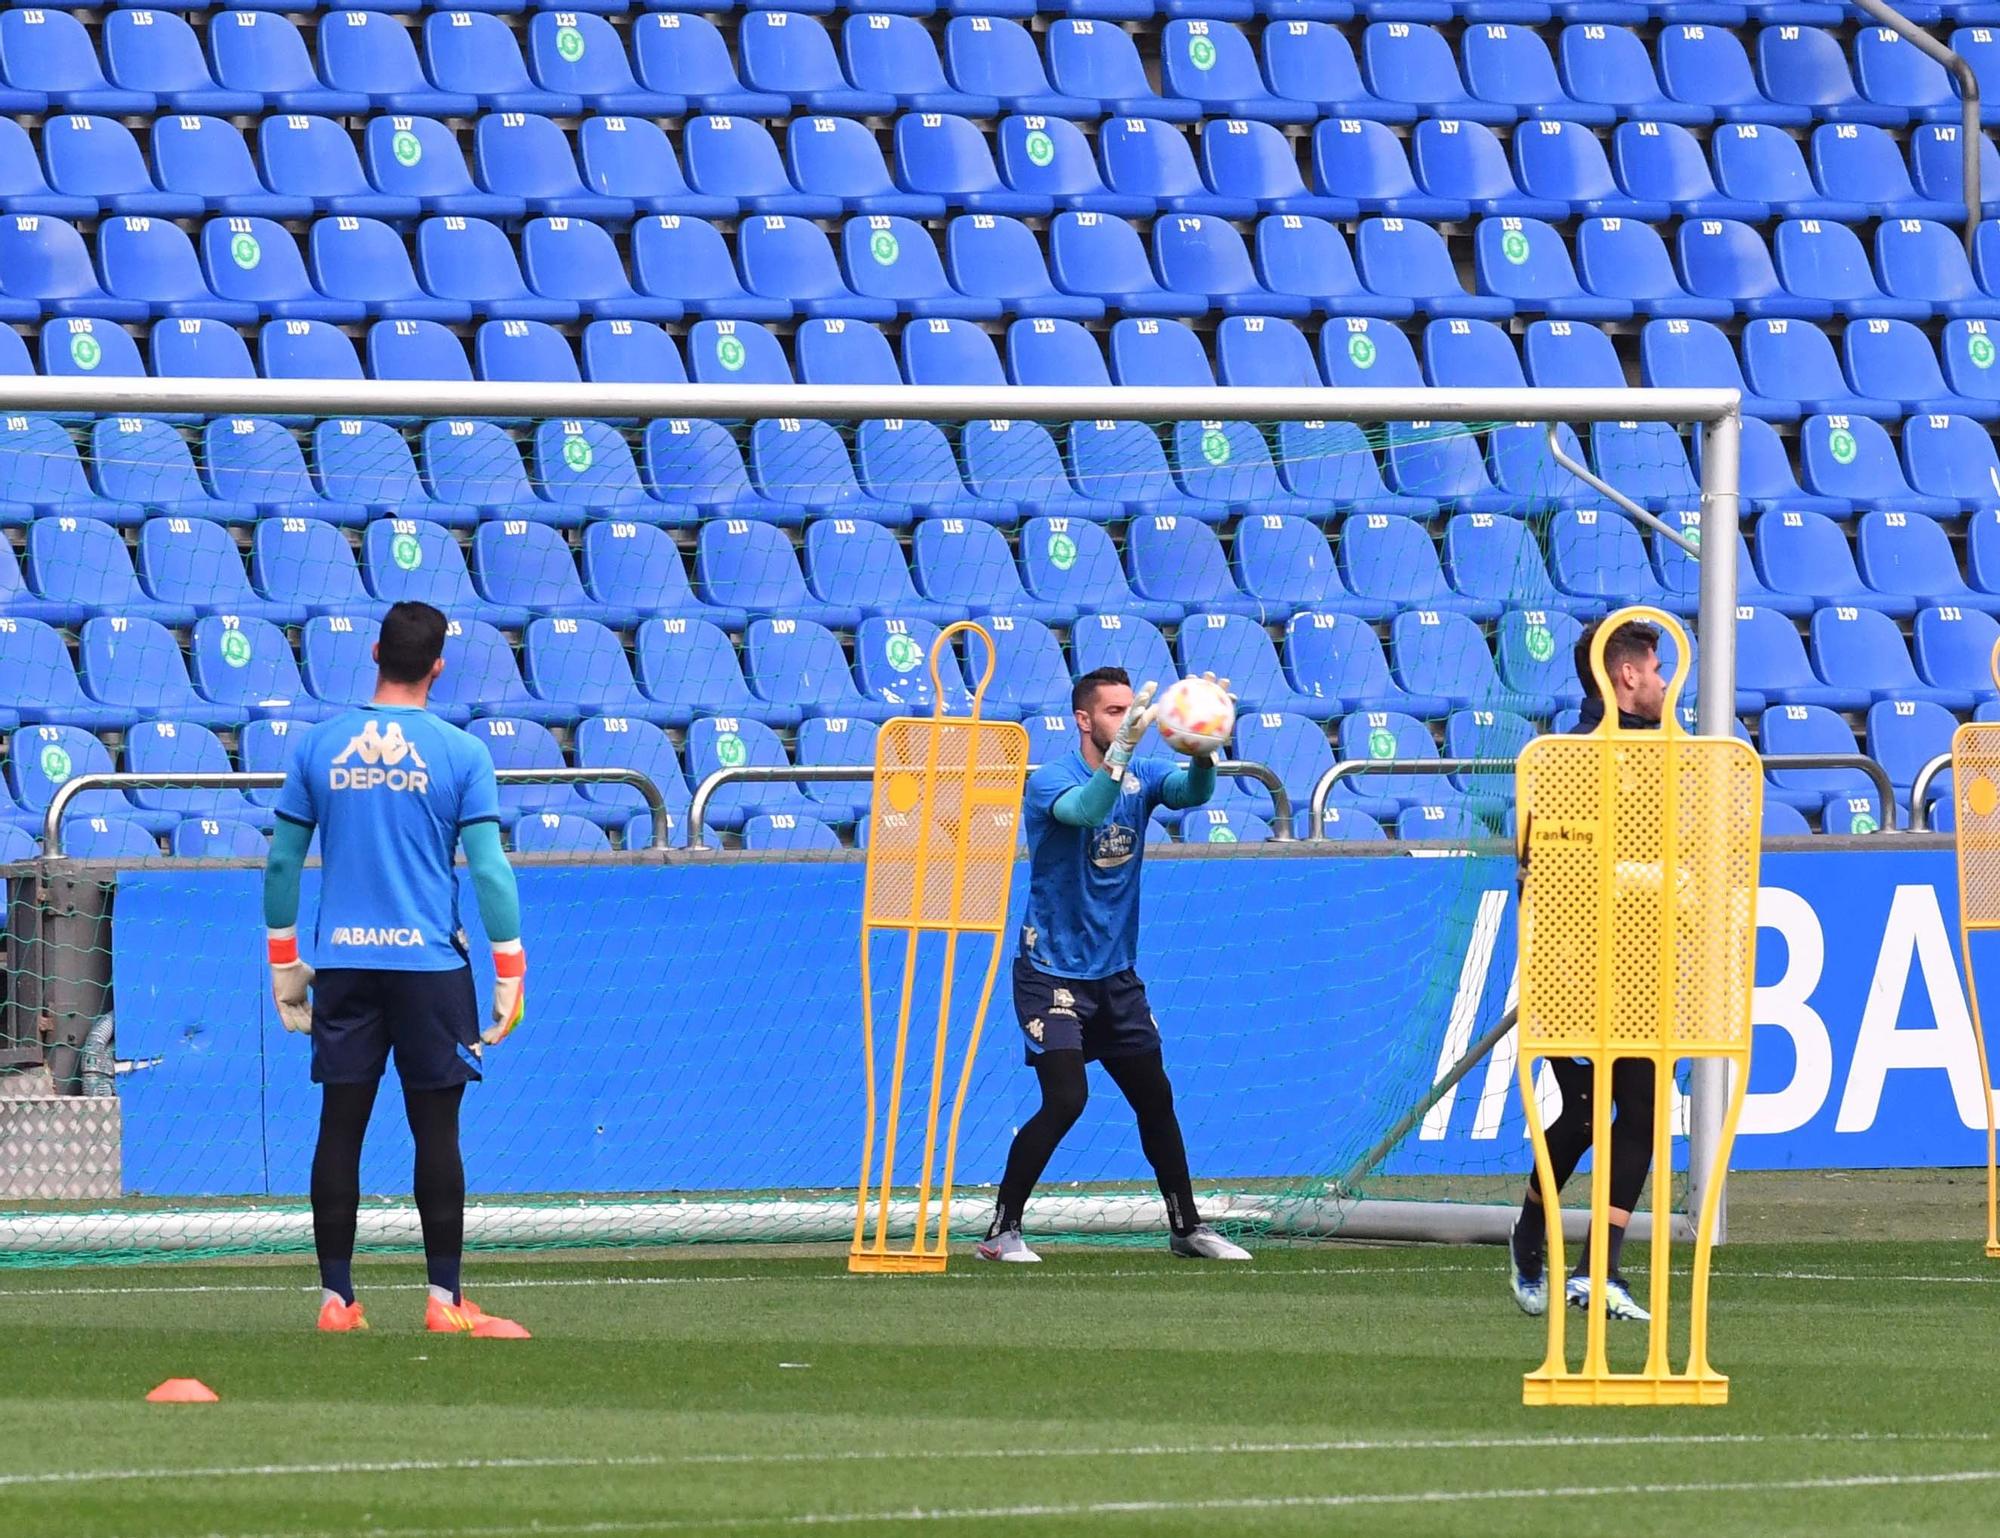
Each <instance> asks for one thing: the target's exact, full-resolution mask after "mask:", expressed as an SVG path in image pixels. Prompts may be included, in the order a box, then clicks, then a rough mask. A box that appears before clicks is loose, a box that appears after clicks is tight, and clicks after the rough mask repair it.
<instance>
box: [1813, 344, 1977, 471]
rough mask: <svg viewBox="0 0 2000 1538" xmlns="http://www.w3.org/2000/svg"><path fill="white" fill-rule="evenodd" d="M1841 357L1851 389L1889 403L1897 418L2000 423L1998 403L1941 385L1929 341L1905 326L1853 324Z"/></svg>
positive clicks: (1942, 380)
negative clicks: (1956, 417) (1893, 405)
mask: <svg viewBox="0 0 2000 1538" xmlns="http://www.w3.org/2000/svg"><path fill="white" fill-rule="evenodd" d="M1841 351H1842V352H1843V354H1844V355H1845V360H1846V368H1847V376H1848V378H1849V379H1851V380H1853V381H1854V387H1855V389H1857V390H1858V391H1860V392H1861V393H1862V394H1864V395H1867V396H1870V397H1874V398H1885V397H1886V398H1887V399H1889V400H1892V401H1894V402H1895V403H1896V405H1897V406H1898V408H1899V413H1898V414H1900V415H1904V416H1908V417H1913V418H1914V417H1921V416H1933V417H1943V416H1950V415H1953V414H1956V415H1959V416H1966V417H1976V418H1978V419H1980V420H1982V421H1991V420H1993V419H1994V418H1995V417H2000V399H1995V398H1990V397H1989V398H1986V399H1976V398H1968V397H1966V396H1962V395H1959V394H1956V393H1955V392H1954V391H1953V390H1952V389H1951V387H1950V386H1949V385H1947V384H1946V383H1945V380H1944V375H1943V374H1942V373H1941V372H1940V371H1939V369H1938V360H1937V354H1936V353H1935V352H1934V351H1933V350H1932V349H1931V344H1930V340H1929V338H1927V337H1926V336H1925V335H1924V334H1923V332H1921V331H1919V330H1918V329H1917V328H1916V326H1914V325H1912V324H1911V323H1910V322H1909V321H1906V320H1863V321H1855V322H1853V323H1852V324H1850V325H1849V326H1848V328H1847V334H1846V336H1845V337H1844V338H1843V339H1842V348H1841ZM1906 441H1907V440H1906ZM1907 452H1908V451H1907V448H1906V450H1905V453H1906V455H1907Z"/></svg>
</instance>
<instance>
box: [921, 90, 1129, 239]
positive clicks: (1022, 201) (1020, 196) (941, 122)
mask: <svg viewBox="0 0 2000 1538" xmlns="http://www.w3.org/2000/svg"><path fill="white" fill-rule="evenodd" d="M895 165H896V182H897V184H898V185H899V186H901V187H903V188H905V189H907V190H908V191H909V192H910V193H913V194H917V195H920V196H922V197H923V198H925V199H927V200H933V201H942V202H943V203H944V204H945V205H946V206H947V207H950V208H954V209H959V208H963V209H968V210H971V211H973V212H975V213H985V214H1009V215H1017V214H1018V215H1030V216H1035V215H1039V216H1041V217H1044V218H1046V217H1047V216H1048V215H1049V214H1050V213H1052V212H1053V211H1054V208H1055V200H1054V198H1053V197H1051V196H1049V195H1048V194H1045V193H1038V192H1017V191H1015V190H1013V189H1012V188H1010V187H1008V186H1007V185H1006V184H1005V183H1004V182H1002V181H1001V179H1000V171H999V168H998V166H996V165H995V164H994V160H993V152H992V151H991V150H990V149H988V148H987V145H986V136H985V135H984V134H983V133H981V132H980V130H979V128H978V127H977V126H976V125H975V124H973V123H972V122H971V121H970V120H969V119H967V118H963V117H958V116H954V115H952V114H949V113H934V112H906V113H904V114H903V115H902V116H900V117H898V118H897V119H896V127H895ZM1093 174H1094V173H1093Z"/></svg>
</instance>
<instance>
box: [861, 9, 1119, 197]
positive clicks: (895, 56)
mask: <svg viewBox="0 0 2000 1538" xmlns="http://www.w3.org/2000/svg"><path fill="white" fill-rule="evenodd" d="M919 3H921V0H919ZM925 9H926V10H928V7H925ZM1063 25H1064V23H1062V22H1057V23H1056V24H1055V26H1054V27H1053V28H1051V30H1050V38H1051V43H1050V53H1051V55H1052V58H1051V63H1052V64H1054V63H1055V62H1056V60H1055V57H1054V56H1055V55H1057V54H1058V53H1059V51H1060V50H1059V48H1058V45H1057V44H1056V42H1055V41H1054V39H1056V38H1057V37H1058V36H1060V35H1061V34H1060V29H1061V28H1062V27H1063ZM1098 30H1099V35H1100V36H1102V35H1103V34H1104V33H1105V32H1115V31H1116V29H1115V28H1099V29H1098ZM1117 35H1118V36H1120V37H1123V36H1124V34H1123V33H1118V34H1117ZM840 48H841V53H842V54H843V55H845V57H846V60H847V78H848V79H850V80H851V81H853V82H854V84H855V86H856V87H857V88H858V89H860V90H863V91H867V92H871V93H873V94H876V95H887V96H893V97H894V98H895V99H896V105H897V106H898V107H900V108H902V109H903V111H904V112H905V113H946V114H953V115H958V116H963V117H982V118H991V117H998V116H999V115H1000V102H999V98H997V97H993V96H983V95H975V94H972V93H969V92H965V91H958V90H954V89H953V88H952V85H951V82H950V81H948V80H947V79H945V73H944V65H943V64H942V63H940V62H939V60H938V53H937V45H936V44H935V43H933V42H932V41H931V35H930V32H929V31H928V30H927V29H926V28H925V26H924V24H923V22H922V21H920V20H918V19H917V17H916V16H915V15H909V16H888V15H882V14H879V12H876V13H873V14H868V15H863V14H860V8H858V7H857V9H856V12H855V13H854V14H851V15H849V16H848V18H847V20H846V21H844V22H843V23H842V24H841V29H840ZM1064 89H1065V90H1067V89H1069V88H1068V87H1064ZM1084 94H1086V95H1087V94H1090V93H1088V92H1085V93H1084ZM902 121H903V120H902V119H898V123H897V126H898V130H899V131H900V129H901V127H902ZM897 159H898V161H899V162H900V161H901V159H902V157H901V156H900V155H898V157H897Z"/></svg>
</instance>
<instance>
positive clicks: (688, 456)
mask: <svg viewBox="0 0 2000 1538" xmlns="http://www.w3.org/2000/svg"><path fill="white" fill-rule="evenodd" d="M641 447H642V449H643V451H644V455H645V466H646V479H647V482H648V484H649V485H650V486H651V487H652V490H653V494H654V495H655V496H656V497H658V498H659V499H660V500H661V501H662V502H665V503H668V504H670V505H672V506H673V507H675V508H679V509H690V510H692V515H690V516H687V517H684V518H683V517H680V516H678V515H677V517H676V521H680V522H694V521H696V518H697V517H711V518H712V517H736V518H758V519H762V520H763V521H764V522H766V523H784V522H787V521H791V522H796V521H797V515H796V511H795V509H792V508H789V507H787V506H786V505H785V504H783V503H779V502H772V501H769V500H767V499H766V498H765V497H763V496H762V495H760V494H759V493H758V492H756V491H755V490H753V489H752V488H751V486H750V480H749V476H748V474H747V472H746V471H745V469H744V465H743V454H742V451H741V450H740V449H738V448H737V446H736V440H735V439H733V438H732V437H730V436H729V433H728V431H727V430H726V429H724V428H722V427H719V426H718V425H717V424H715V423H713V422H692V421H685V420H682V419H679V418H666V419H662V420H659V421H655V422H652V423H650V424H648V426H647V428H646V434H645V437H644V439H643V441H642V444H641Z"/></svg>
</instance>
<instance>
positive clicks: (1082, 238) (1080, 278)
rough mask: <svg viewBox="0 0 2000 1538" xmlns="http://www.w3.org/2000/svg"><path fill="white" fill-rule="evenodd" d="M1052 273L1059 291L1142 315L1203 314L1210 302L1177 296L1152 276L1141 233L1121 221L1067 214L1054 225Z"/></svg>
mask: <svg viewBox="0 0 2000 1538" xmlns="http://www.w3.org/2000/svg"><path fill="white" fill-rule="evenodd" d="M1049 258H1050V269H1051V271H1052V272H1053V273H1054V275H1055V281H1056V283H1057V285H1058V286H1059V287H1061V288H1062V289H1064V290H1066V291H1067V292H1069V293H1072V294H1083V295H1088V296H1089V297H1091V298H1094V299H1099V300H1102V301H1103V302H1104V304H1105V305H1106V306H1107V307H1108V308H1115V309H1119V310H1123V311H1125V312H1127V313H1130V314H1139V315H1187V316H1194V315H1200V314H1202V313H1204V312H1205V311H1206V310H1207V308H1208V305H1207V302H1206V300H1204V299H1200V298H1196V297H1194V296H1192V295H1188V294H1179V293H1173V292H1170V291H1169V290H1167V289H1166V288H1164V287H1162V286H1161V285H1160V284H1159V283H1158V282H1157V281H1155V279H1154V277H1153V272H1152V268H1151V266H1150V265H1149V264H1148V262H1147V260H1146V248H1145V246H1144V245H1143V244H1142V243H1141V242H1140V239H1139V236H1138V233H1137V232H1136V231H1134V230H1133V228H1132V227H1131V226H1130V225H1129V224H1127V223H1125V222H1124V221H1123V220H1121V219H1107V218H1106V217H1105V216H1103V215H1101V214H1095V213H1063V214H1059V215H1057V216H1056V219H1055V221H1054V223H1053V224H1052V225H1051V226H1050V235H1049Z"/></svg>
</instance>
